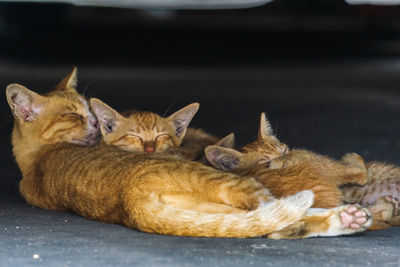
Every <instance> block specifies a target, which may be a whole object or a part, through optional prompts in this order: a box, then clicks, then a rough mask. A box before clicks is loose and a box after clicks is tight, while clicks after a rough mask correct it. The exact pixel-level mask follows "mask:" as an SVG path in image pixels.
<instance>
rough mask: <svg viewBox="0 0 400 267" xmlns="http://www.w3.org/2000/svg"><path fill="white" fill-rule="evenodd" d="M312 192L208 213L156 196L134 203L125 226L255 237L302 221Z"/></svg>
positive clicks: (172, 233) (188, 233)
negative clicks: (250, 207)
mask: <svg viewBox="0 0 400 267" xmlns="http://www.w3.org/2000/svg"><path fill="white" fill-rule="evenodd" d="M313 199H314V194H313V193H312V191H302V192H299V193H297V194H295V195H293V196H290V197H287V198H283V199H274V200H272V201H270V202H267V203H263V204H261V205H260V206H259V207H258V208H257V209H255V210H251V211H247V210H246V211H242V212H231V213H208V212H200V211H196V210H192V209H182V208H178V207H175V206H173V205H172V204H165V203H163V202H161V201H160V200H159V197H158V196H157V195H155V194H154V195H152V196H151V197H150V198H149V199H147V200H146V201H139V202H138V201H136V203H135V205H134V206H135V207H132V208H133V210H132V214H130V215H131V216H129V217H130V218H129V219H128V221H125V223H126V224H127V225H128V226H131V227H135V228H138V229H140V230H142V231H145V232H150V233H159V234H170V235H183V236H208V237H239V238H245V237H256V236H264V235H267V234H269V233H272V232H275V231H279V230H281V229H283V228H285V227H287V226H289V225H291V224H293V223H295V222H297V221H298V220H299V219H301V218H302V217H303V215H304V214H305V213H306V211H307V210H308V209H309V208H310V206H311V205H312V204H313Z"/></svg>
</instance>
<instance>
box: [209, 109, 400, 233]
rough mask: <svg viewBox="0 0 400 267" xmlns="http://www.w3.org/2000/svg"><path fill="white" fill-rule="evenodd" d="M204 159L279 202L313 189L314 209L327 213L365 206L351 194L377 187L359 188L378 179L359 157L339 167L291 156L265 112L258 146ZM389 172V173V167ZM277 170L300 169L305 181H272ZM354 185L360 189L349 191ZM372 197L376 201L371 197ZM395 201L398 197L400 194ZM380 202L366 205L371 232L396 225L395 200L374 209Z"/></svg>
mask: <svg viewBox="0 0 400 267" xmlns="http://www.w3.org/2000/svg"><path fill="white" fill-rule="evenodd" d="M228 139H233V135H231V136H228ZM230 144H231V145H230V146H228V147H233V145H232V144H233V141H230ZM206 156H207V157H208V159H209V161H210V162H211V163H212V164H213V165H214V166H216V167H217V168H219V169H225V170H234V171H235V173H239V174H242V175H251V176H255V177H256V178H257V179H258V180H259V181H261V182H262V183H263V184H264V185H265V186H266V187H267V188H268V189H269V190H270V191H271V192H272V194H273V195H274V196H276V197H282V196H285V195H286V194H293V193H295V192H296V191H300V190H306V189H310V190H312V191H313V192H314V193H315V201H314V207H322V208H329V207H332V206H336V205H341V204H343V203H346V202H347V203H360V204H361V201H350V195H351V197H352V198H360V194H359V193H360V192H361V191H362V190H360V188H371V185H372V184H377V183H376V182H374V181H370V182H368V184H367V185H365V186H361V185H362V184H364V183H365V182H366V181H367V179H366V178H367V177H374V175H371V172H373V170H374V172H377V171H378V170H377V168H375V167H373V168H371V165H368V175H367V177H366V173H365V170H366V167H365V165H364V163H363V160H362V158H361V157H360V156H358V155H357V154H355V153H353V154H346V156H344V157H343V158H342V160H341V162H336V161H334V160H332V159H329V158H328V157H324V156H321V155H318V154H315V153H312V152H310V151H306V150H291V151H289V149H288V147H287V146H286V145H285V144H283V143H280V142H279V140H278V139H277V138H276V137H275V136H274V135H273V133H272V128H271V126H270V124H269V122H268V121H267V120H266V118H265V114H264V113H262V114H261V120H260V129H259V134H258V138H257V141H256V142H254V143H251V144H248V145H246V146H244V147H243V148H242V152H239V151H236V150H233V149H229V148H218V147H209V148H207V149H206ZM229 162H235V164H233V165H232V164H230V163H229ZM304 166H308V167H309V168H310V166H312V168H311V172H305V171H304ZM375 166H376V165H375ZM387 168H388V169H389V166H388V167H387ZM279 169H280V170H282V171H283V170H285V169H289V170H292V169H298V172H299V174H301V175H300V176H299V178H301V179H297V180H296V178H294V177H290V176H285V177H283V178H282V179H272V178H271V177H270V175H269V173H270V172H271V171H272V170H279ZM394 172H395V170H394V169H393V168H392V173H394ZM375 177H376V175H375ZM392 177H393V175H392ZM392 180H393V179H392ZM350 183H352V184H358V185H353V186H349V185H348V184H350ZM392 183H393V181H392ZM340 189H341V190H340ZM390 190H391V191H390V192H392V193H394V191H396V189H395V187H394V186H393V185H392V186H391V189H390ZM396 192H398V191H396ZM370 195H371V196H372V194H370ZM382 195H383V194H381V195H380V196H382ZM394 195H395V194H394ZM395 196H396V197H398V193H397V195H395ZM378 197H379V196H375V198H372V199H373V201H370V202H369V203H368V205H366V206H368V208H369V209H371V211H372V213H373V215H374V219H376V220H374V224H373V226H372V227H371V228H370V229H371V230H377V229H383V228H387V227H385V225H386V226H387V225H389V224H388V223H390V222H391V221H392V220H395V221H396V220H398V219H397V218H396V217H395V215H397V213H398V207H397V206H398V204H397V202H396V200H397V199H396V198H394V197H392V198H390V199H384V198H383V199H379V200H378V201H377V202H376V203H374V205H372V204H373V202H374V201H375V200H377V198H378ZM369 199H370V198H369ZM396 204H397V205H396ZM392 223H394V222H392Z"/></svg>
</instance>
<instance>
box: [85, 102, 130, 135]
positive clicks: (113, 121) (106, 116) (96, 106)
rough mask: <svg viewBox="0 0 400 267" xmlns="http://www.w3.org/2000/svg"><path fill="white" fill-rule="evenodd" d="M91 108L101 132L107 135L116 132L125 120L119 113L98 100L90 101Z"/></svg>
mask: <svg viewBox="0 0 400 267" xmlns="http://www.w3.org/2000/svg"><path fill="white" fill-rule="evenodd" d="M90 106H91V107H92V110H93V112H94V114H95V115H96V117H97V120H98V121H99V124H100V131H101V133H102V134H103V135H107V134H109V133H112V132H113V131H115V129H116V128H117V127H118V126H119V125H120V123H121V121H122V120H123V119H124V117H122V116H121V115H120V114H119V113H118V112H117V111H115V110H114V109H112V108H111V107H110V106H108V105H107V104H105V103H104V102H102V101H101V100H99V99H97V98H91V99H90Z"/></svg>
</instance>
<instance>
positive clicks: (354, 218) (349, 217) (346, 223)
mask: <svg viewBox="0 0 400 267" xmlns="http://www.w3.org/2000/svg"><path fill="white" fill-rule="evenodd" d="M360 209H361V208H358V207H356V206H350V207H348V208H347V209H346V210H344V211H342V212H341V213H340V218H341V220H342V226H343V227H345V228H352V229H358V228H360V227H361V226H362V225H363V224H364V223H366V222H367V220H368V214H367V213H366V212H365V211H363V210H360Z"/></svg>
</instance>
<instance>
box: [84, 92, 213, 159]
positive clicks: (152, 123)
mask: <svg viewBox="0 0 400 267" xmlns="http://www.w3.org/2000/svg"><path fill="white" fill-rule="evenodd" d="M90 104H91V107H92V109H93V111H94V113H95V114H96V116H97V117H98V118H101V120H102V121H101V125H102V127H101V132H102V134H103V136H104V141H105V142H106V143H107V144H110V145H113V146H116V147H118V148H120V149H122V150H125V151H128V152H134V151H143V152H147V153H153V152H165V153H168V154H173V155H178V156H181V157H183V158H186V159H189V160H198V159H199V158H200V157H201V156H202V155H203V151H204V148H205V147H206V146H208V145H211V144H213V143H215V142H216V141H217V139H216V138H215V137H214V136H211V135H209V134H207V133H206V132H204V131H203V130H200V129H192V128H189V129H188V128H187V127H188V125H189V123H190V121H191V120H192V118H193V116H194V115H195V114H196V112H197V110H198V109H199V104H198V103H193V104H190V105H188V106H186V107H184V108H182V109H180V110H178V111H177V112H175V113H174V114H172V115H170V116H169V117H167V118H163V117H161V116H159V115H158V114H156V113H153V112H142V111H136V110H134V111H128V112H123V113H122V114H119V113H118V112H117V111H115V110H114V109H113V108H111V107H110V106H108V105H107V104H105V103H103V102H102V101H101V100H99V99H96V98H92V99H91V100H90Z"/></svg>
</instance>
